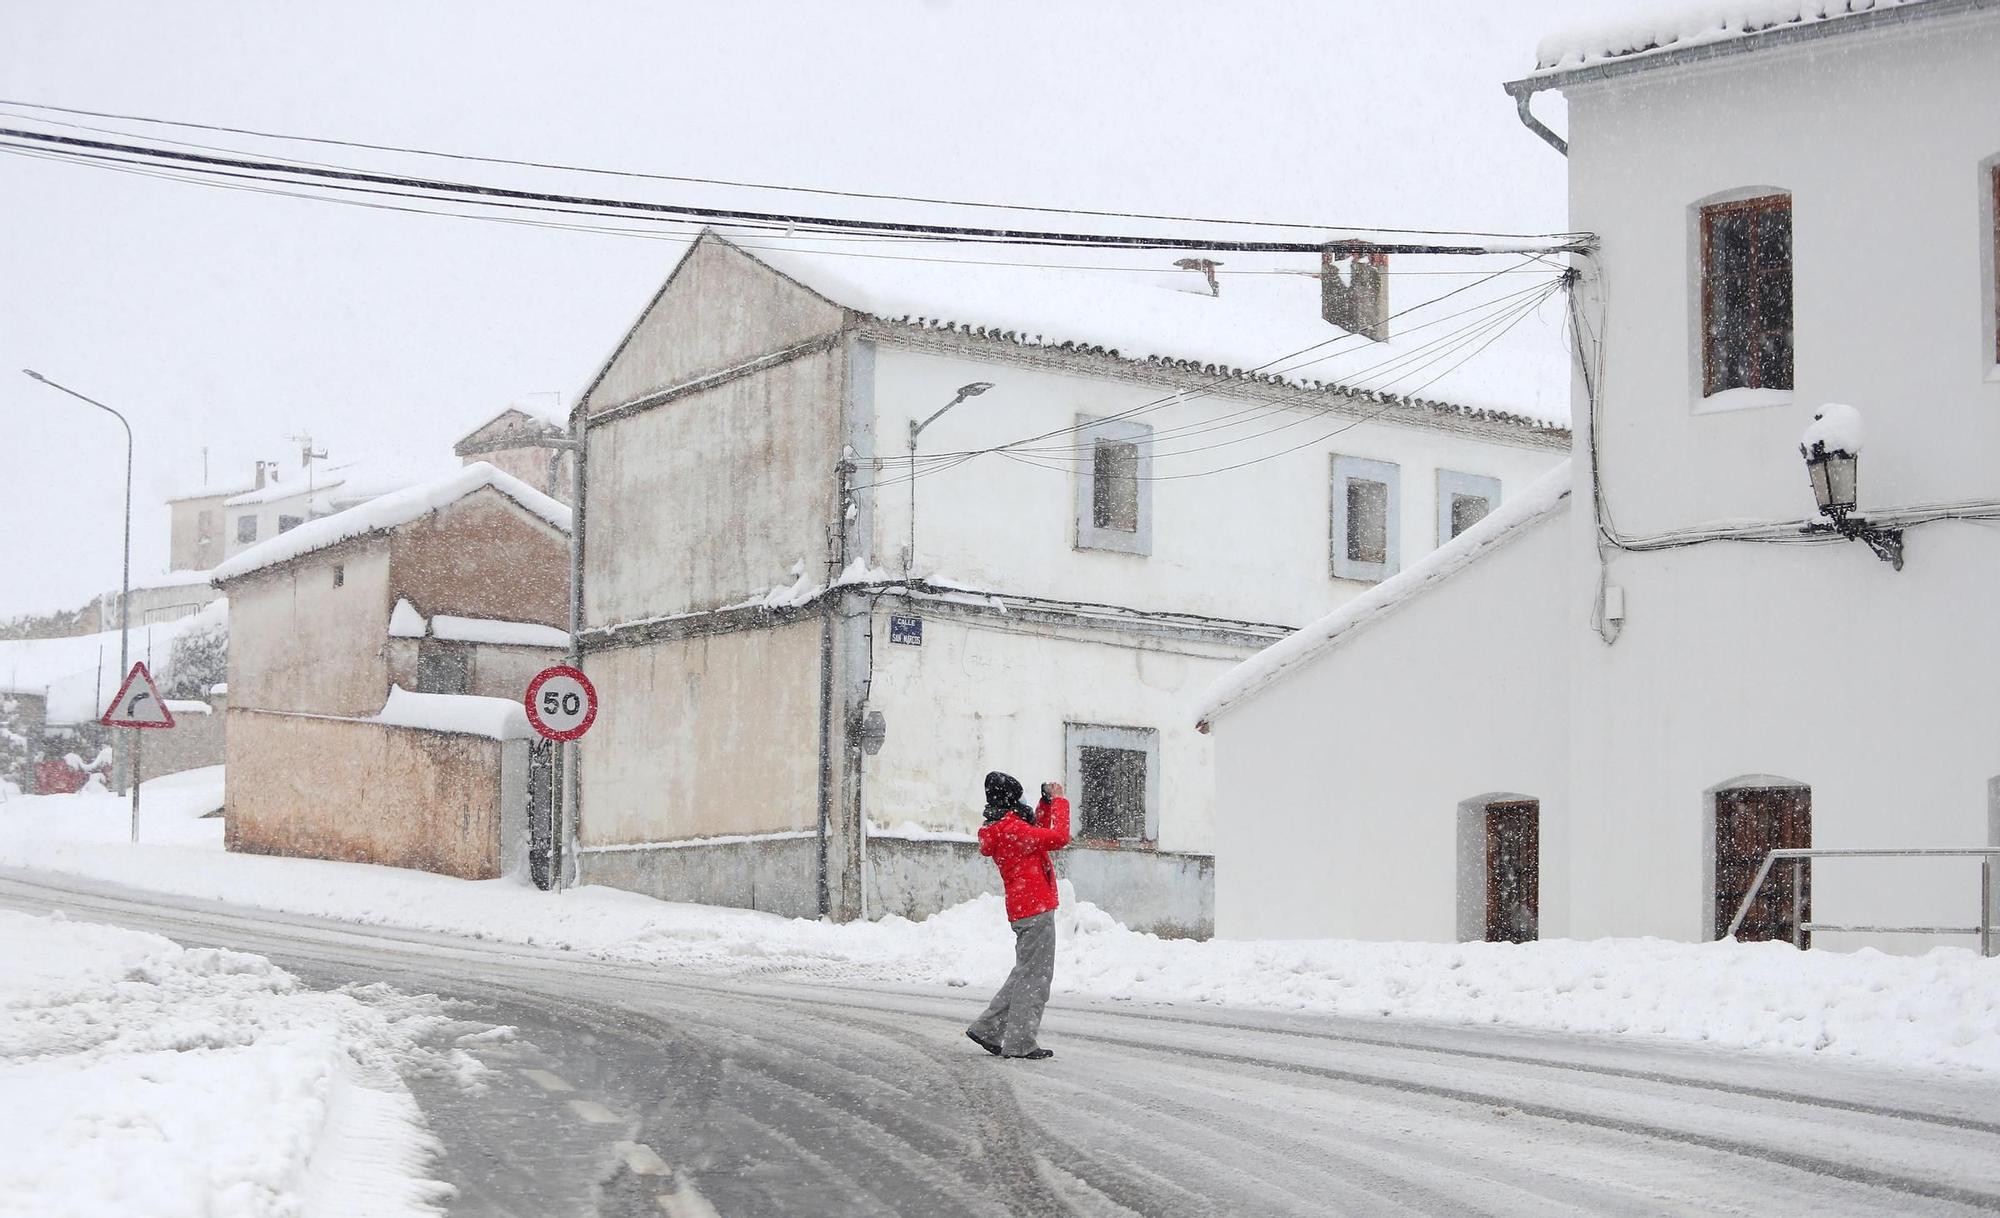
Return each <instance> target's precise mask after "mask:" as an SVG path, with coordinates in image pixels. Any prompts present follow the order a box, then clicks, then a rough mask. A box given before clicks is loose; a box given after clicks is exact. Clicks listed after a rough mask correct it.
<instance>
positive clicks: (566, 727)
mask: <svg viewBox="0 0 2000 1218" xmlns="http://www.w3.org/2000/svg"><path fill="white" fill-rule="evenodd" d="M526 701H527V704H528V723H529V724H530V725H531V726H532V727H533V728H534V729H535V730H536V731H538V732H540V733H541V734H542V735H544V736H546V737H548V738H549V739H550V740H575V739H576V738H577V737H578V736H581V735H583V734H584V733H585V732H587V731H589V730H590V723H591V720H593V719H595V718H597V689H596V687H595V686H593V685H591V683H590V678H589V677H586V676H584V675H583V671H582V670H581V669H577V668H571V667H570V666H569V665H567V664H558V665H556V666H555V667H554V668H544V669H543V670H542V671H540V672H538V673H536V674H535V679H534V680H532V681H530V682H528V696H527V698H526Z"/></svg>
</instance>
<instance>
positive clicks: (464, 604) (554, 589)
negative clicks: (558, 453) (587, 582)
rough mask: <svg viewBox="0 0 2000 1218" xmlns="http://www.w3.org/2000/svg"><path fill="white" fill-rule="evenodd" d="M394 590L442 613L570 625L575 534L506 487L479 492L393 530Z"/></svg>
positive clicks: (429, 611)
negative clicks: (504, 492) (571, 550)
mask: <svg viewBox="0 0 2000 1218" xmlns="http://www.w3.org/2000/svg"><path fill="white" fill-rule="evenodd" d="M390 539H391V540H390V550H391V555H392V557H391V560H390V561H391V564H392V567H393V572H392V574H391V577H390V582H391V584H392V586H393V588H394V593H393V595H392V596H391V597H390V598H389V600H388V601H387V602H386V603H385V604H384V605H383V609H382V619H381V621H380V622H379V623H378V624H377V631H378V633H386V630H387V624H388V620H389V618H388V614H389V608H390V606H392V605H394V603H395V599H396V598H397V597H403V598H407V599H408V600H409V601H410V603H411V604H413V605H415V606H416V607H417V610H418V611H419V612H421V613H422V614H423V615H424V616H425V617H431V616H434V615H436V614H440V613H449V614H455V615H457V616H460V617H484V618H498V619H500V620H502V621H509V622H538V623H540V624H542V625H544V626H562V627H567V626H568V625H569V539H568V538H567V537H566V536H565V535H564V534H563V533H562V532H561V531H560V530H558V529H556V528H555V527H553V526H552V525H550V524H549V523H548V522H546V521H544V520H542V519H541V518H540V517H539V516H535V515H533V514H531V513H529V512H527V511H526V510H524V509H523V508H521V507H520V506H519V505H518V504H516V503H515V502H514V501H513V500H511V499H509V498H507V497H506V496H505V495H502V494H501V493H500V492H498V491H496V490H493V489H491V488H487V489H484V490H479V491H474V492H473V493H472V494H470V495H467V496H466V497H465V498H463V499H460V500H458V501H457V502H456V503H452V504H449V505H447V506H446V507H444V508H443V509H441V510H439V511H436V512H433V513H431V514H430V515H429V516H426V517H424V518H422V519H419V520H413V521H411V522H409V523H408V524H404V525H402V526H400V527H398V528H397V529H396V530H395V532H393V533H392V534H390Z"/></svg>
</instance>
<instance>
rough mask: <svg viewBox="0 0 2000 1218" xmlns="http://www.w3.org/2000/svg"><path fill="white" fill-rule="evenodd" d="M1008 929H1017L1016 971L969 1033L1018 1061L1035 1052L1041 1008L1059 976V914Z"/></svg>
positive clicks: (1043, 915)
mask: <svg viewBox="0 0 2000 1218" xmlns="http://www.w3.org/2000/svg"><path fill="white" fill-rule="evenodd" d="M1007 925H1009V926H1011V927H1013V928H1014V971H1013V972H1011V973H1008V974H1007V980H1006V981H1005V982H1004V983H1002V985H1001V986H1000V992H999V993H998V994H995V995H993V1002H992V1004H991V1005H989V1006H988V1007H987V1008H986V1013H985V1014H984V1015H981V1016H980V1017H979V1018H977V1019H975V1020H973V1021H972V1026H971V1027H970V1028H968V1029H967V1031H969V1032H971V1033H972V1034H973V1035H974V1036H977V1037H978V1038H979V1039H981V1040H987V1041H992V1042H994V1043H996V1044H998V1045H999V1046H1000V1052H1002V1053H1004V1054H1006V1055H1007V1056H1009V1057H1016V1056H1019V1055H1020V1054H1023V1053H1029V1052H1032V1051H1033V1050H1034V1049H1035V1048H1036V1045H1035V1034H1036V1033H1037V1032H1039V1031H1041V1028H1042V1008H1043V1007H1045V1006H1047V1005H1048V1004H1049V982H1050V981H1051V980H1053V979H1054V978H1055V975H1056V911H1055V910H1053V909H1051V910H1049V911H1047V912H1046V913H1038V914H1035V915H1034V916H1033V917H1027V918H1022V919H1021V920H1019V921H1018V922H1009V923H1008V924H1007Z"/></svg>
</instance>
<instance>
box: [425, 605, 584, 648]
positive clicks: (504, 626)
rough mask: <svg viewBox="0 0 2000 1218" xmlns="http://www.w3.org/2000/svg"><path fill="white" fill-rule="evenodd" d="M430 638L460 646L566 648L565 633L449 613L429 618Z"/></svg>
mask: <svg viewBox="0 0 2000 1218" xmlns="http://www.w3.org/2000/svg"><path fill="white" fill-rule="evenodd" d="M431 637H432V638H434V639H449V640H452V641H455V642H460V643H491V644H493V645H494V646H497V647H564V648H566V647H568V646H569V631H567V630H558V629H556V628H555V627H554V626H544V625H542V624H541V623H540V622H503V621H501V620H499V619H498V618H485V617H454V616H452V615H451V614H449V613H440V614H437V615H435V616H433V617H432V618H431Z"/></svg>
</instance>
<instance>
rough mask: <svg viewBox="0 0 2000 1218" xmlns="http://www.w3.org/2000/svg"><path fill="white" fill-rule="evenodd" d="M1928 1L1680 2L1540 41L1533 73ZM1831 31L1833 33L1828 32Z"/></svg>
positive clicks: (1583, 25) (1587, 24)
mask: <svg viewBox="0 0 2000 1218" xmlns="http://www.w3.org/2000/svg"><path fill="white" fill-rule="evenodd" d="M1929 2H1930V0H1679V2H1678V3H1672V4H1662V5H1656V6H1654V7H1652V8H1646V9H1641V10H1639V11H1638V12H1632V13H1623V14H1620V15H1619V16H1617V17H1614V18H1607V19H1603V20H1597V21H1590V22H1585V23H1580V24H1578V25H1575V26H1571V27H1569V28H1567V29H1564V30H1559V31H1557V32H1556V33H1553V34H1550V35H1549V36H1548V37H1546V38H1544V39H1542V42H1541V45H1540V46H1538V47H1537V48H1536V49H1535V71H1536V73H1538V74H1539V73H1544V72H1550V73H1553V72H1567V71H1571V70H1574V69H1576V68H1582V67H1588V66H1590V65H1591V64H1594V63H1601V62H1603V61H1605V60H1611V59H1629V58H1632V57H1635V56H1641V55H1651V54H1656V53H1659V52H1662V51H1674V50H1681V49H1684V48H1687V47H1696V46H1703V45H1706V44H1709V43H1716V42H1730V41H1734V40H1737V39H1743V38H1750V37H1753V36H1755V35H1758V34H1763V33H1766V32H1768V31H1771V30H1777V29H1785V28H1795V27H1799V26H1805V25H1815V24H1818V23H1820V22H1826V21H1838V20H1840V19H1842V18H1847V17H1855V16H1859V15H1861V14H1863V13H1871V12H1877V11H1880V10H1883V9H1891V8H1902V7H1905V6H1909V5H1916V4H1924V3H1929ZM1829 32H1831V31H1829Z"/></svg>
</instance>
